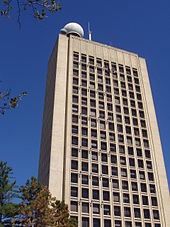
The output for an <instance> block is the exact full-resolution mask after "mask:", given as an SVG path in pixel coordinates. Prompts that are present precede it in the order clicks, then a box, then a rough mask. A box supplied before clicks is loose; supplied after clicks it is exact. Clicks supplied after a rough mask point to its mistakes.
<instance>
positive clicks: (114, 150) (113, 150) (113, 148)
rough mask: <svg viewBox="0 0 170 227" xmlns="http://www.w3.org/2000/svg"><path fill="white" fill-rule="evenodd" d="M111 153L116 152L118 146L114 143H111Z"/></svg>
mask: <svg viewBox="0 0 170 227" xmlns="http://www.w3.org/2000/svg"><path fill="white" fill-rule="evenodd" d="M110 151H111V152H116V145H115V144H113V143H110Z"/></svg>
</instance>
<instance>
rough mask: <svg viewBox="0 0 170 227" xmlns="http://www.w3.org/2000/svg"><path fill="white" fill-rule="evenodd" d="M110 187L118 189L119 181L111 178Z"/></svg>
mask: <svg viewBox="0 0 170 227" xmlns="http://www.w3.org/2000/svg"><path fill="white" fill-rule="evenodd" d="M112 187H113V188H114V189H119V181H118V180H115V179H113V180H112Z"/></svg>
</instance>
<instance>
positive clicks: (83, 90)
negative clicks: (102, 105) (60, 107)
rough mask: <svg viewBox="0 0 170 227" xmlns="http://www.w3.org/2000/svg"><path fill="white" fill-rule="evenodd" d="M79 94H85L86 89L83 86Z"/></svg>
mask: <svg viewBox="0 0 170 227" xmlns="http://www.w3.org/2000/svg"><path fill="white" fill-rule="evenodd" d="M81 94H82V95H84V96H87V90H86V89H84V88H82V90H81Z"/></svg>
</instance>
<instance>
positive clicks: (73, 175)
mask: <svg viewBox="0 0 170 227" xmlns="http://www.w3.org/2000/svg"><path fill="white" fill-rule="evenodd" d="M71 182H72V183H78V174H76V173H71Z"/></svg>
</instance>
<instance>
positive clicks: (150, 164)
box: [146, 161, 152, 169]
mask: <svg viewBox="0 0 170 227" xmlns="http://www.w3.org/2000/svg"><path fill="white" fill-rule="evenodd" d="M146 166H147V168H148V169H152V162H151V161H146Z"/></svg>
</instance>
